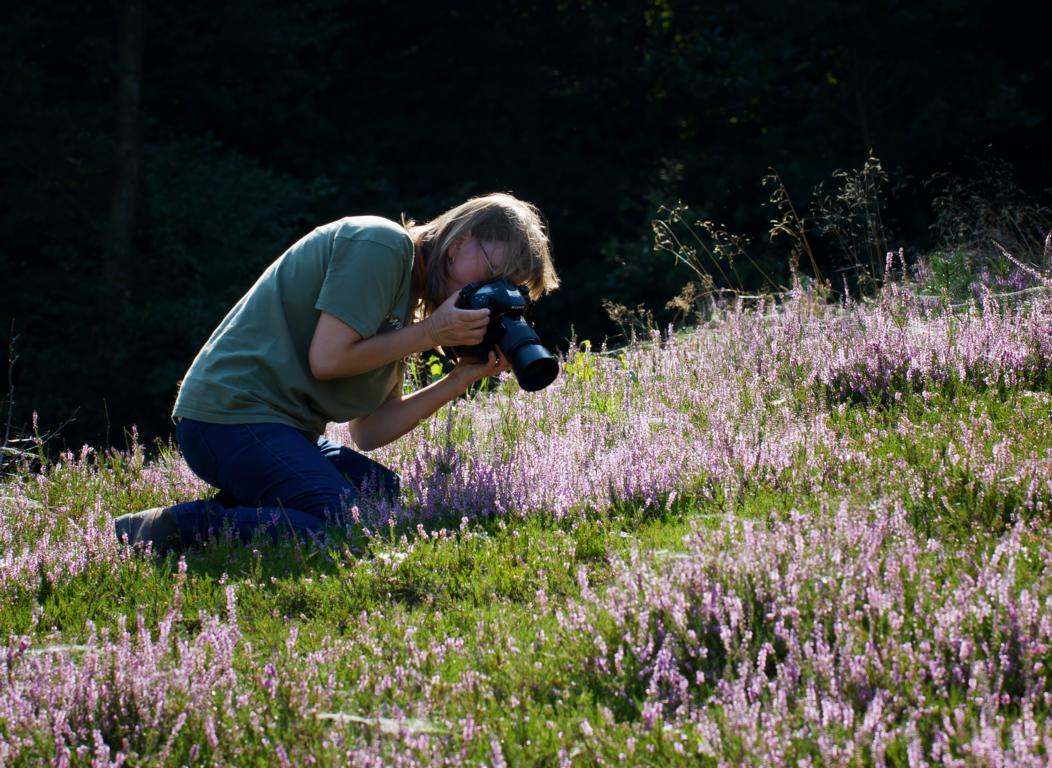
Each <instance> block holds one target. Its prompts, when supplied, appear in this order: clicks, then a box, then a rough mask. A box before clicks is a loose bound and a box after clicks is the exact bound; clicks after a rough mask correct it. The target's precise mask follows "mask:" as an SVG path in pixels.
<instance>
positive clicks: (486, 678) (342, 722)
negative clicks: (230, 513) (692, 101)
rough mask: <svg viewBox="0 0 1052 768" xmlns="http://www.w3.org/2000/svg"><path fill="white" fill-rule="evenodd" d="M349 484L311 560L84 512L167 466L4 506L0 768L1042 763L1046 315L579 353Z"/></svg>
mask: <svg viewBox="0 0 1052 768" xmlns="http://www.w3.org/2000/svg"><path fill="white" fill-rule="evenodd" d="M330 437H334V438H336V439H339V440H343V441H347V440H348V439H349V438H348V436H347V434H346V431H345V430H342V429H341V428H340V427H338V426H333V427H332V429H331V431H330ZM373 456H374V457H375V458H377V459H378V460H380V461H381V462H384V463H387V464H388V465H390V466H392V467H393V468H395V469H396V470H397V471H398V472H400V473H401V475H402V477H403V497H402V498H401V499H400V500H399V501H398V502H395V503H393V502H388V501H384V500H379V499H368V498H363V499H361V500H360V501H359V503H358V504H357V505H356V506H354V507H353V508H351V509H349V510H347V514H346V517H345V519H344V520H341V521H338V524H337V521H334V525H333V526H332V528H331V531H330V534H329V535H328V536H327V537H326V538H325V539H324V540H321V541H317V542H310V543H307V542H303V543H301V542H296V541H289V540H282V541H279V542H276V543H275V542H272V541H271V540H269V539H268V538H266V537H260V539H259V540H258V541H257V542H255V543H254V544H252V545H250V546H241V545H240V544H237V543H234V542H231V541H230V540H229V538H228V537H227V536H226V535H225V534H224V532H222V531H218V532H216V536H215V537H214V538H213V539H211V540H209V541H207V542H202V543H201V546H199V547H197V548H195V549H193V550H191V551H188V552H186V553H184V554H182V555H170V556H168V557H167V558H165V559H157V558H152V557H149V556H143V554H142V553H133V552H130V551H128V550H127V549H126V548H124V547H123V546H122V545H119V544H118V543H117V542H116V541H115V540H114V537H113V534H112V519H113V518H114V517H115V516H116V515H119V514H121V513H123V512H126V511H129V510H133V509H138V508H144V507H150V506H156V505H159V504H166V503H171V502H175V501H179V500H186V499H191V498H195V497H199V496H200V495H202V494H205V493H207V492H208V489H206V488H205V487H203V486H202V485H201V483H200V482H199V481H198V480H196V478H194V477H193V475H192V474H191V473H190V472H189V471H188V469H187V468H186V466H185V464H184V463H183V462H182V460H181V458H180V457H179V455H178V452H177V451H176V450H174V449H171V448H167V449H165V450H163V451H162V452H161V453H160V455H158V456H156V457H154V458H150V459H147V458H146V457H145V456H144V453H143V450H142V448H141V447H140V446H138V445H136V444H134V442H133V444H132V445H131V447H130V448H129V449H128V450H125V451H112V450H111V451H105V452H99V451H95V450H93V449H91V448H84V449H83V450H82V451H80V452H79V453H77V454H67V455H64V456H63V457H62V458H61V460H60V461H47V460H45V459H43V458H42V457H41V460H40V461H37V462H35V463H34V465H33V466H30V465H29V464H27V465H26V466H25V467H23V468H21V469H19V470H18V471H17V472H15V473H13V474H11V475H9V476H8V477H6V478H4V479H3V481H2V486H0V599H2V605H3V611H2V614H0V638H3V641H4V642H5V643H6V647H5V648H4V650H3V651H2V652H0V765H3V766H30V765H39V764H41V763H54V764H58V765H93V766H109V765H121V764H128V765H146V766H149V765H194V766H196V765H202V766H204V765H261V766H262V765H296V766H300V765H344V764H346V765H363V766H366V765H369V766H371V765H407V766H408V765H464V764H472V765H480V764H484V765H492V766H501V765H560V766H562V765H580V766H586V765H604V764H620V763H625V762H627V763H628V764H632V765H699V764H700V765H705V764H712V765H717V764H741V763H748V764H763V765H814V766H819V765H921V764H928V763H941V764H946V765H1035V766H1037V765H1047V764H1048V762H1049V760H1050V759H1052V730H1050V725H1049V711H1050V706H1052V672H1050V667H1052V537H1050V535H1049V534H1050V528H1052V519H1050V512H1049V509H1050V505H1052V296H1050V292H1049V291H1044V292H1041V291H1036V292H1031V293H1029V294H1027V296H1026V297H1025V301H1014V302H1011V303H998V302H997V301H994V300H992V299H987V300H985V301H981V302H976V303H973V304H970V305H968V306H966V307H963V308H961V307H958V308H951V307H948V306H944V305H943V304H941V303H940V302H938V301H935V300H931V299H924V298H922V297H919V296H917V295H916V294H915V293H914V292H913V291H912V290H911V289H910V287H909V286H906V285H895V284H891V285H889V286H887V287H886V288H885V289H884V290H883V291H882V293H881V294H880V295H879V296H878V297H877V298H875V299H874V300H872V301H866V302H856V303H848V304H846V305H830V304H827V303H825V302H824V301H822V300H821V299H820V297H816V296H815V295H813V294H809V293H807V292H803V291H801V292H799V293H797V294H794V295H790V296H788V297H785V298H784V299H783V300H780V301H777V302H776V301H773V300H769V301H765V302H761V303H759V304H758V305H755V304H754V305H751V306H749V307H740V306H739V307H731V308H726V309H723V310H721V311H719V312H718V313H717V314H716V318H715V319H713V320H711V321H710V322H707V323H705V324H704V325H702V326H701V327H698V328H696V329H693V330H691V331H690V332H682V333H674V334H670V335H669V336H667V337H663V336H661V335H659V334H655V335H654V336H653V337H652V338H651V339H650V341H649V342H647V343H642V344H636V345H634V346H631V347H628V348H625V349H620V350H615V351H610V352H608V351H606V350H595V349H592V347H591V345H589V344H587V343H586V342H585V343H580V344H578V345H577V346H576V348H575V349H574V350H572V351H571V352H570V354H569V355H568V356H567V357H566V358H565V359H564V361H563V370H562V375H561V376H560V377H559V379H558V380H557V381H556V383H555V384H554V385H553V386H551V387H549V388H548V389H546V390H544V391H543V392H540V393H535V394H526V393H522V392H520V391H518V388H517V386H516V385H515V383H514V381H513V380H506V381H504V382H502V383H500V384H499V385H498V386H497V387H496V388H495V389H494V390H493V391H491V392H487V393H481V394H478V395H476V396H474V397H472V398H470V399H466V400H461V401H459V402H457V403H455V404H453V405H451V406H449V407H447V408H444V409H443V410H442V411H441V412H440V413H439V414H437V415H436V416H435V418H434V419H432V420H431V421H429V422H427V423H426V424H424V425H422V426H421V427H420V428H418V429H417V430H416V431H415V432H414V433H412V434H411V435H409V436H407V437H405V438H403V439H402V440H400V441H398V442H397V443H395V444H393V445H391V446H388V447H386V448H384V449H381V450H379V451H376V452H374V454H373Z"/></svg>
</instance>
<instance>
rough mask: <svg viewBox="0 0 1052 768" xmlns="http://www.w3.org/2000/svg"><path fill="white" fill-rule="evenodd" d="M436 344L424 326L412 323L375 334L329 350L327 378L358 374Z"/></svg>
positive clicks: (326, 357) (326, 368)
mask: <svg viewBox="0 0 1052 768" xmlns="http://www.w3.org/2000/svg"><path fill="white" fill-rule="evenodd" d="M434 346H435V344H434V342H433V341H432V339H431V337H430V336H429V334H428V333H427V329H426V327H425V325H424V324H423V323H413V324H412V325H407V326H406V327H404V328H399V329H398V330H397V331H392V332H390V333H382V334H376V335H375V336H370V337H369V338H368V339H361V340H360V341H355V342H354V343H352V344H345V345H341V346H339V347H337V348H336V349H334V350H329V351H328V353H327V354H326V355H325V363H324V370H325V378H327V379H342V378H349V377H351V376H357V375H358V374H361V373H366V372H368V371H372V370H376V369H377V368H380V367H382V366H384V365H387V364H389V363H393V362H396V361H398V360H402V359H404V358H407V357H409V356H410V355H414V354H416V353H417V352H423V351H425V350H428V349H432V348H433V347H434Z"/></svg>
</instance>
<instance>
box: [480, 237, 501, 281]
mask: <svg viewBox="0 0 1052 768" xmlns="http://www.w3.org/2000/svg"><path fill="white" fill-rule="evenodd" d="M475 242H477V243H478V244H479V250H480V251H482V258H483V259H485V260H486V266H487V267H489V276H490V277H496V276H497V270H496V269H494V268H493V262H492V261H490V258H489V254H488V253H486V248H485V247H484V246H483V245H482V241H481V240H479V239H478V238H477V237H476V238H475Z"/></svg>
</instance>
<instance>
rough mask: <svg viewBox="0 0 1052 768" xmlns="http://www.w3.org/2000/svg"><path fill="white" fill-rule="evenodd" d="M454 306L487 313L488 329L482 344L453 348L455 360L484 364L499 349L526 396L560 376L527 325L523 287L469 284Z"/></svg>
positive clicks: (527, 300) (501, 281)
mask: <svg viewBox="0 0 1052 768" xmlns="http://www.w3.org/2000/svg"><path fill="white" fill-rule="evenodd" d="M456 306H457V307H459V308H460V309H488V310H489V325H488V326H487V327H486V335H485V337H484V338H483V339H482V343H481V344H476V345H475V346H471V347H453V349H452V350H451V351H452V353H453V354H454V355H455V356H456V357H458V358H459V357H468V358H477V359H479V360H485V359H487V358H488V357H489V353H490V351H491V350H492V349H493V348H494V347H496V346H498V345H499V346H500V350H501V352H502V353H503V355H504V357H506V358H507V359H508V360H509V361H510V362H511V369H512V371H513V372H514V373H515V378H516V379H517V380H518V382H519V386H520V387H522V388H523V389H525V390H526V391H527V392H536V391H537V390H540V389H544V388H545V387H547V386H548V385H549V384H551V383H552V382H553V381H555V377H556V376H558V375H559V363H558V361H557V360H556V359H555V357H554V356H553V355H552V353H551V352H549V351H548V350H547V349H546V348H545V346H544V345H543V344H541V340H540V338H539V337H538V336H537V333H536V332H535V331H534V330H533V327H532V326H531V325H530V324H529V323H528V322H527V321H526V313H527V311H528V310H529V308H530V294H529V291H528V290H527V288H526V286H524V285H515V284H514V283H512V282H511V281H509V280H505V279H503V278H496V279H494V280H483V281H480V282H476V283H469V284H468V285H466V286H464V287H463V288H462V289H461V291H460V296H459V297H458V298H457V301H456Z"/></svg>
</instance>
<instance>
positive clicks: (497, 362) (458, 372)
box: [452, 348, 511, 389]
mask: <svg viewBox="0 0 1052 768" xmlns="http://www.w3.org/2000/svg"><path fill="white" fill-rule="evenodd" d="M499 352H500V349H499V348H497V349H493V350H490V353H489V359H488V360H487V361H485V362H481V361H479V360H475V359H472V358H463V357H462V358H461V359H460V360H458V361H457V364H456V367H454V368H453V373H452V375H453V376H456V377H457V378H459V379H460V381H461V382H462V383H463V385H464V389H467V388H468V387H470V386H471V385H472V384H474V383H475V382H476V381H479V380H480V379H484V378H486V377H487V376H496V375H498V374H501V373H504V372H505V371H510V370H511V363H510V362H508V360H507V359H506V358H505V357H504V356H503V355H501V354H498V353H499Z"/></svg>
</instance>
